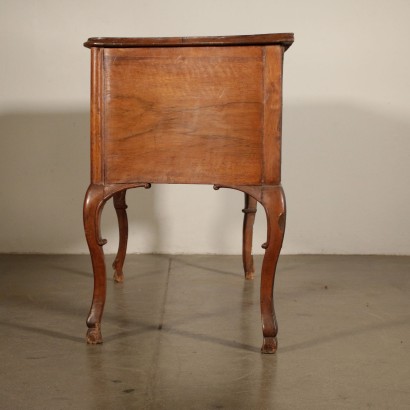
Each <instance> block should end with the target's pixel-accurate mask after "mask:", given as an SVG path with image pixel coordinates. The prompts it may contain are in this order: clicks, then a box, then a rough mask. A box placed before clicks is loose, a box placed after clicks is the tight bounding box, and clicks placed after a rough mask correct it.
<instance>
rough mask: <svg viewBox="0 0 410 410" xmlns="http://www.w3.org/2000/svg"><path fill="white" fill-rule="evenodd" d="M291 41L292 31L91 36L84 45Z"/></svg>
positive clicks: (149, 45)
mask: <svg viewBox="0 0 410 410" xmlns="http://www.w3.org/2000/svg"><path fill="white" fill-rule="evenodd" d="M292 43H293V33H279V34H276V33H275V34H253V35H242V36H214V37H154V38H152V37H138V38H130V37H91V38H89V39H88V40H87V41H86V42H85V43H84V46H85V47H88V48H91V47H104V48H109V47H117V48H118V47H119V48H127V47H133V48H135V47H203V46H212V47H214V46H223V47H225V46H231V45H236V46H250V45H257V46H266V45H279V46H281V47H283V48H284V49H285V50H286V49H287V48H288V47H290V46H291V45H292Z"/></svg>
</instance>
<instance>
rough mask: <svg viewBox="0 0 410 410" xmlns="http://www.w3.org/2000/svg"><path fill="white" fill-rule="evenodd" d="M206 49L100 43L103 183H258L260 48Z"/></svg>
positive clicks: (261, 91)
mask: <svg viewBox="0 0 410 410" xmlns="http://www.w3.org/2000/svg"><path fill="white" fill-rule="evenodd" d="M211 50H212V52H210V49H209V48H192V47H190V48H189V47H188V48H137V49H133V48H127V49H116V48H114V49H107V50H104V62H105V63H104V65H105V70H104V83H105V111H104V118H105V121H104V160H105V161H104V169H105V178H106V181H107V182H109V183H126V182H135V181H149V182H152V183H193V184H213V183H216V182H218V183H235V184H245V183H248V184H249V183H251V184H258V183H259V182H260V180H261V178H262V152H263V150H262V145H261V144H262V124H263V123H262V119H263V98H264V94H263V88H262V83H263V65H262V62H263V52H262V50H261V48H260V47H254V46H250V47H219V48H213V49H211ZM135 158H138V161H136V160H135ZM124 163H126V164H127V166H123V164H124ZM238 163H240V164H241V166H240V167H238V166H237V165H238ZM158 164H161V166H158Z"/></svg>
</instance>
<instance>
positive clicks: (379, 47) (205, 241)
mask: <svg viewBox="0 0 410 410" xmlns="http://www.w3.org/2000/svg"><path fill="white" fill-rule="evenodd" d="M409 17H410V2H407V1H399V0H392V1H390V2H382V1H369V0H362V1H357V0H356V1H352V0H348V1H343V2H328V1H325V0H321V1H318V0H316V1H309V2H305V1H282V2H275V1H263V0H254V1H252V2H249V1H244V0H232V1H223V0H218V1H216V0H207V1H193V0H190V1H185V0H183V1H167V0H150V1H145V0H144V1H142V0H141V1H135V0H133V1H131V0H119V1H116V2H101V1H95V0H89V1H86V2H84V1H81V2H80V1H67V0H63V1H59V2H55V1H49V0H42V1H20V2H18V1H15V0H2V1H1V3H0V50H1V58H0V81H1V83H0V84H1V92H0V182H1V186H2V197H1V207H0V228H1V229H0V252H46V253H77V252H86V251H87V248H86V243H85V240H84V238H83V232H82V215H81V212H82V210H81V208H82V201H83V197H84V193H85V190H86V187H87V185H88V180H89V164H88V161H89V154H88V149H89V148H88V121H89V120H88V99H89V51H88V50H87V49H85V48H83V47H82V43H83V42H84V41H85V40H86V39H87V37H90V36H181V35H184V36H185V35H228V34H256V33H269V32H292V31H293V32H295V37H296V41H295V44H294V45H293V46H292V47H291V48H290V49H289V51H288V52H287V53H286V58H285V79H284V91H285V92H284V123H283V124H284V125H283V141H284V142H283V185H284V188H285V192H286V194H287V202H288V223H287V233H286V238H285V243H284V253H367V254H368V253H370V254H373V253H381V254H409V253H410V217H409V215H408V214H409V212H408V210H409V209H410V188H409V187H410V165H409V162H410V161H409V156H410V118H409V114H410V98H409V95H410V75H409V74H408V73H409V72H410V52H409V46H408V40H409V38H410V25H409V24H408V21H409ZM128 198H129V199H128V203H129V219H130V243H129V251H130V252H174V253H177V252H185V253H238V252H240V245H241V239H240V235H241V224H242V213H241V212H240V211H241V209H242V200H243V198H242V195H241V194H240V193H238V192H233V191H232V192H230V191H223V190H220V191H217V192H215V191H213V190H212V188H211V187H203V186H155V187H153V188H152V189H151V190H148V191H144V190H134V191H130V193H129V196H128ZM198 213H199V215H200V217H198ZM265 229H266V227H265V220H264V215H263V214H262V212H260V213H259V214H258V217H257V222H256V226H255V242H256V243H257V246H255V251H256V252H261V251H262V250H261V249H260V247H259V244H261V243H262V242H263V241H264V237H265ZM103 234H104V236H105V237H106V238H107V239H108V240H109V242H108V244H107V245H106V251H108V252H114V251H115V248H116V241H117V233H116V221H115V215H114V212H113V211H112V207H111V204H110V203H108V204H107V207H106V212H105V213H104V221H103Z"/></svg>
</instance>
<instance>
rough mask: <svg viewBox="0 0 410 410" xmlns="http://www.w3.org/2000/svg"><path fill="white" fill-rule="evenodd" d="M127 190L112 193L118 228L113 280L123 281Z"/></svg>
mask: <svg viewBox="0 0 410 410" xmlns="http://www.w3.org/2000/svg"><path fill="white" fill-rule="evenodd" d="M126 192H127V190H125V189H124V190H123V191H120V192H117V193H115V194H114V195H113V200H114V208H115V211H116V213H117V218H118V229H119V237H120V238H119V244H118V252H117V256H116V257H115V260H114V262H113V264H112V267H113V268H114V280H115V282H123V281H124V274H123V271H122V268H123V266H124V260H125V255H126V253H127V242H128V218H127V211H126V209H127V204H126V202H125V194H126Z"/></svg>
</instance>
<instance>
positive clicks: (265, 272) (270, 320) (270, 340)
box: [260, 186, 286, 353]
mask: <svg viewBox="0 0 410 410" xmlns="http://www.w3.org/2000/svg"><path fill="white" fill-rule="evenodd" d="M260 202H261V204H262V205H263V207H264V208H265V211H266V218H267V229H268V239H267V242H266V243H265V244H264V245H262V246H263V247H264V248H265V249H266V250H265V256H264V258H263V264H262V274H261V289H260V303H261V316H262V331H263V345H262V348H261V351H262V353H275V352H276V350H277V339H276V335H277V333H278V325H277V322H276V316H275V309H274V305H273V286H274V280H275V272H276V265H277V263H278V258H279V253H280V250H281V248H282V242H283V236H284V233H285V221H286V204H285V195H284V192H283V189H282V187H281V186H272V187H263V188H262V193H261V198H260Z"/></svg>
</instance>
